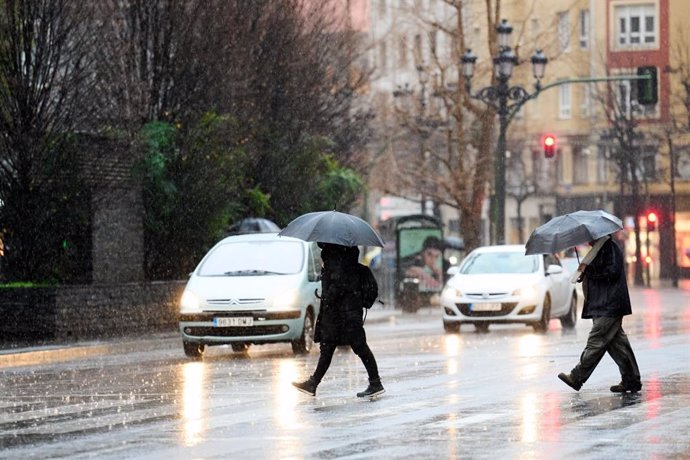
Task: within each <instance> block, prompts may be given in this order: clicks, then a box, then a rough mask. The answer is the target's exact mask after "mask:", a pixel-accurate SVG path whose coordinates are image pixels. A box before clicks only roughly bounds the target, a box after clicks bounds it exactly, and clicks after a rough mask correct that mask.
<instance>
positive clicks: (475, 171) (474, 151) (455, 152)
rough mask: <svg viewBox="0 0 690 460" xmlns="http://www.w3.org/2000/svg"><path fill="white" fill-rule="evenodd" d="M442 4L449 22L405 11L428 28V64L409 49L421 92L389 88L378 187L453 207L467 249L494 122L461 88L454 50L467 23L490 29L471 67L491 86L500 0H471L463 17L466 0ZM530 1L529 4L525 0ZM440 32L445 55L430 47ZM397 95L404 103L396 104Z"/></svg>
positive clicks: (485, 184)
mask: <svg viewBox="0 0 690 460" xmlns="http://www.w3.org/2000/svg"><path fill="white" fill-rule="evenodd" d="M443 3H444V4H446V5H447V6H448V8H450V10H452V14H451V16H450V17H452V21H447V20H445V19H447V17H446V18H443V19H441V18H434V17H431V16H429V15H425V14H424V12H423V11H421V10H419V9H417V10H414V11H413V12H412V13H413V14H412V16H416V17H418V18H419V21H420V22H421V23H422V24H423V26H424V27H425V28H426V30H427V31H428V38H429V39H428V42H429V43H431V46H430V53H429V56H430V62H422V61H421V56H419V54H420V53H417V52H416V55H415V59H416V62H415V64H416V65H417V69H418V70H419V71H420V72H419V79H418V81H417V83H418V84H417V85H416V87H417V88H421V91H413V89H412V88H400V90H399V91H398V92H397V96H398V97H397V100H398V103H397V109H396V111H395V113H396V116H397V118H396V120H395V126H394V127H391V126H387V127H386V128H385V129H386V130H387V131H388V133H390V132H398V133H400V134H398V135H397V136H396V137H395V138H394V139H392V140H391V146H392V148H391V149H389V151H390V153H391V154H390V155H388V156H384V160H383V161H385V162H386V166H385V167H384V168H385V171H386V172H387V173H388V174H389V175H391V174H394V177H395V180H393V179H392V178H390V177H386V178H385V180H381V181H380V182H381V184H380V186H381V187H382V189H383V190H384V191H386V192H388V193H392V194H396V195H399V196H403V197H406V198H411V199H414V198H415V197H419V196H420V195H421V196H423V197H424V198H426V199H429V200H432V201H434V202H435V203H437V204H445V205H448V206H450V207H452V208H455V209H457V211H458V215H459V220H460V228H461V234H462V235H463V238H464V240H465V247H466V248H467V249H468V250H471V249H472V248H474V247H477V246H479V245H481V244H482V243H483V241H482V240H481V231H480V230H481V217H482V208H483V206H484V202H485V198H486V195H487V193H488V191H489V190H490V188H489V186H490V184H491V183H492V182H493V177H492V176H493V173H494V164H495V163H494V161H495V158H496V150H497V149H496V141H495V133H496V128H497V126H496V125H497V120H496V111H495V109H494V108H492V107H490V106H488V105H487V104H484V103H482V102H480V101H477V100H475V99H473V98H472V97H471V95H470V94H469V93H468V91H467V87H466V85H465V81H464V79H463V77H462V69H461V67H460V66H461V63H460V56H461V55H462V54H463V53H464V52H465V51H466V50H467V49H468V43H469V40H468V37H469V36H471V32H470V31H468V30H466V27H467V24H473V23H481V24H482V30H488V31H491V32H490V33H488V35H487V36H486V45H487V46H486V47H487V49H488V50H489V52H490V53H491V56H486V59H484V62H485V64H487V63H488V65H482V66H480V67H481V68H479V69H478V72H477V73H478V76H483V77H486V78H487V83H489V84H490V85H492V86H495V85H496V83H497V80H496V75H495V73H493V72H491V71H490V63H491V62H492V61H493V57H494V55H495V54H496V53H497V52H498V44H497V37H496V34H494V33H492V32H493V31H494V30H496V26H497V25H498V24H499V23H500V21H501V19H503V18H502V14H503V13H502V5H503V2H502V1H501V0H487V1H485V2H475V3H473V5H475V6H477V5H480V4H481V5H483V6H482V8H479V9H478V10H475V12H474V14H473V16H472V17H471V18H470V17H466V15H467V14H468V13H467V11H468V2H464V1H460V0H443ZM533 7H534V2H532V3H531V4H530V8H533ZM441 34H442V35H445V37H446V40H445V42H447V43H451V48H452V49H451V53H450V54H451V55H450V56H447V55H445V54H444V52H445V51H444V50H442V49H439V48H438V47H436V46H435V45H434V43H436V36H437V35H441ZM475 44H476V41H475ZM515 52H516V55H517V57H518V62H522V60H521V58H520V49H519V47H516V48H515ZM403 100H407V101H408V102H407V103H405V104H401V102H400V101H403ZM410 101H411V102H410ZM388 137H389V138H390V137H391V136H390V134H389V136H388ZM393 151H394V152H395V154H393ZM384 168H382V169H384Z"/></svg>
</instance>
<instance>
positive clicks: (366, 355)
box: [311, 341, 379, 385]
mask: <svg viewBox="0 0 690 460" xmlns="http://www.w3.org/2000/svg"><path fill="white" fill-rule="evenodd" d="M337 347H338V345H336V344H334V343H321V354H320V355H319V363H318V364H317V365H316V370H315V371H314V374H313V375H312V376H311V378H312V380H314V381H315V382H316V383H317V385H318V384H319V383H320V382H321V379H323V376H324V375H326V371H327V370H328V368H329V366H330V365H331V361H332V360H333V353H335V349H336V348H337ZM350 347H351V348H352V351H353V352H354V353H355V354H356V355H357V356H359V359H361V360H362V363H363V364H364V367H365V368H366V370H367V374H368V376H369V380H370V381H373V380H378V379H379V368H378V365H377V364H376V358H374V353H372V352H371V349H370V348H369V345H368V344H367V342H366V341H359V342H356V343H353V344H352V345H350Z"/></svg>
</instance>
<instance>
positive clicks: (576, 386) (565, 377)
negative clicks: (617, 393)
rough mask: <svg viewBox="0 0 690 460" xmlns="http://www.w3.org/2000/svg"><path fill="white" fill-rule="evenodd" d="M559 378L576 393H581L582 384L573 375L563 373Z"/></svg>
mask: <svg viewBox="0 0 690 460" xmlns="http://www.w3.org/2000/svg"><path fill="white" fill-rule="evenodd" d="M558 378H559V379H561V380H562V381H563V382H564V383H565V384H566V385H568V386H569V387H570V388H572V389H573V390H575V391H580V388H582V383H580V382H578V381H577V380H575V379H574V378H573V376H572V375H571V374H566V373H565V372H561V373H560V374H558ZM611 391H613V390H611Z"/></svg>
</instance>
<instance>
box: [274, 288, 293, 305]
mask: <svg viewBox="0 0 690 460" xmlns="http://www.w3.org/2000/svg"><path fill="white" fill-rule="evenodd" d="M298 298H299V295H298V292H297V289H288V290H287V291H283V292H280V293H278V294H277V295H274V296H273V303H272V305H273V306H274V307H297V306H298V305H297V299H298Z"/></svg>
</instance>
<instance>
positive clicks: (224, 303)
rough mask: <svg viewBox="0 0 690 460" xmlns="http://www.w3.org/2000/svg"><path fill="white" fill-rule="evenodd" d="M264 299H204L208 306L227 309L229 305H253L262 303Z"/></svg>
mask: <svg viewBox="0 0 690 460" xmlns="http://www.w3.org/2000/svg"><path fill="white" fill-rule="evenodd" d="M265 300H266V299H259V298H256V299H249V298H247V299H206V303H207V304H208V305H210V306H217V307H228V306H230V305H255V304H260V303H262V302H264V301H265Z"/></svg>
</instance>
